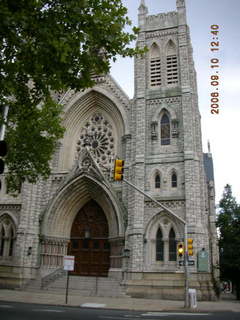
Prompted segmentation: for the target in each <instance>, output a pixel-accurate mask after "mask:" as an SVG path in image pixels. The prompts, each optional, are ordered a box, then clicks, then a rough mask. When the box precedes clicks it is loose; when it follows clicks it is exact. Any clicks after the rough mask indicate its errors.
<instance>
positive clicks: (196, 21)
mask: <svg viewBox="0 0 240 320" xmlns="http://www.w3.org/2000/svg"><path fill="white" fill-rule="evenodd" d="M185 1H186V8H187V22H188V25H189V27H190V36H191V41H192V46H193V57H194V62H195V69H196V71H197V81H198V98H199V110H200V113H201V119H202V121H201V126H202V143H203V152H207V151H208V148H207V143H208V141H210V146H211V153H212V157H213V161H214V174H215V189H216V204H217V203H218V202H219V200H220V199H221V197H222V193H223V190H224V186H225V185H226V184H227V183H228V184H230V185H231V186H232V191H233V195H234V196H235V197H236V199H237V201H238V202H240V177H239V175H240V174H239V171H240V169H239V168H240V143H239V140H240V122H239V119H240V106H239V104H240V101H239V95H240V79H239V74H240V64H239V55H240V36H239V29H240V19H239V15H240V0H185ZM123 4H124V5H125V6H126V7H127V8H128V16H129V17H130V19H131V20H132V22H133V24H134V25H137V23H138V22H137V15H138V10H137V9H138V7H139V4H140V0H123ZM145 4H146V6H147V7H148V11H149V13H148V14H158V13H164V12H169V11H175V10H176V0H145ZM211 25H218V26H219V29H218V30H219V33H218V35H216V37H217V36H218V38H219V39H218V41H219V51H218V52H216V51H211V50H210V48H211V47H212V46H211V45H210V43H211V42H212V41H214V40H213V39H212V38H213V37H215V35H213V34H211ZM211 59H218V60H219V68H218V69H212V68H211V67H210V65H211V63H210V61H211ZM123 65H124V68H123ZM126 70H127V72H126ZM216 70H218V71H219V73H218V76H219V80H218V81H219V86H218V92H219V108H218V109H219V114H211V96H210V95H211V93H212V92H216V90H215V88H216V87H214V86H212V85H211V80H210V77H211V76H212V75H215V74H216V73H215V71H216ZM111 75H112V76H113V77H114V79H115V80H116V81H117V82H118V84H119V85H120V86H121V87H122V88H123V90H124V91H125V93H127V95H128V96H129V97H130V98H132V97H133V94H134V88H133V86H134V69H133V59H130V58H119V59H118V60H117V62H116V63H114V64H112V70H111Z"/></svg>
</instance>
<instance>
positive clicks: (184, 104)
mask: <svg viewBox="0 0 240 320" xmlns="http://www.w3.org/2000/svg"><path fill="white" fill-rule="evenodd" d="M138 23H139V29H140V31H139V35H138V39H137V46H138V47H140V48H144V47H147V48H148V51H147V53H146V54H145V55H144V56H137V57H136V58H135V94H134V103H133V107H132V159H131V163H132V169H131V172H132V181H133V182H134V183H135V185H137V186H138V187H139V188H140V189H142V190H145V192H147V193H148V194H149V195H151V196H152V197H154V198H155V199H156V200H157V201H160V202H162V203H163V204H164V205H165V206H166V207H168V208H169V212H164V211H163V210H162V211H161V210H160V209H159V208H156V207H154V205H153V204H152V203H150V201H148V200H147V199H144V197H143V196H141V195H139V194H137V192H135V191H132V190H131V191H130V194H131V196H130V198H131V201H129V204H130V207H129V221H128V243H129V247H131V251H132V255H131V259H130V260H129V271H130V272H131V274H132V279H134V278H135V277H139V272H140V271H142V272H144V271H146V272H153V273H154V272H155V273H156V277H157V276H158V275H157V274H161V273H164V272H167V271H168V272H170V271H171V272H173V273H175V272H176V271H179V270H180V271H181V270H183V269H182V268H181V267H179V261H178V257H177V254H176V245H175V244H177V243H178V242H180V241H182V239H183V226H182V225H181V224H180V223H179V221H177V220H176V219H174V217H173V215H171V212H174V214H175V215H177V216H179V217H180V218H182V219H184V220H185V221H186V223H187V227H188V237H189V238H191V239H193V244H194V250H195V251H194V254H193V256H192V257H191V259H192V261H193V265H192V266H191V272H193V273H195V274H198V252H201V250H202V249H203V248H204V250H206V251H207V253H208V254H209V260H208V265H207V268H206V271H207V272H208V274H209V279H212V278H211V270H212V264H213V257H214V255H215V254H216V253H215V252H211V245H210V239H211V238H212V237H211V232H212V231H211V230H210V227H209V220H210V218H209V214H208V212H209V208H208V207H209V201H208V196H207V193H208V191H207V183H206V176H205V171H204V162H203V151H202V140H201V124H200V113H199V109H198V96H197V82H196V71H195V67H194V61H193V50H192V45H191V39H190V32H189V27H188V25H187V20H186V5H185V1H184V0H176V11H171V12H167V13H159V14H157V15H148V8H147V6H146V3H145V1H144V0H141V2H140V6H139V8H138ZM170 211H171V212H170ZM136 271H137V272H138V275H137V274H136ZM210 281H211V280H210Z"/></svg>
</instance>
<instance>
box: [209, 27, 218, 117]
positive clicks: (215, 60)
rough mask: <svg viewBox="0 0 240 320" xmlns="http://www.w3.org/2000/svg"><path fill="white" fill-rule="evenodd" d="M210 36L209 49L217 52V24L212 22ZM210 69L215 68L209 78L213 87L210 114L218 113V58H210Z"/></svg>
mask: <svg viewBox="0 0 240 320" xmlns="http://www.w3.org/2000/svg"><path fill="white" fill-rule="evenodd" d="M211 36H212V39H211V40H212V41H211V43H210V50H211V52H214V54H218V53H219V25H217V24H213V25H211ZM210 62H211V64H210V66H211V69H213V70H216V71H215V74H212V75H211V77H210V79H211V87H213V88H214V89H215V91H214V92H211V114H219V82H220V77H219V63H220V61H219V58H216V57H215V56H214V58H212V59H211V60H210Z"/></svg>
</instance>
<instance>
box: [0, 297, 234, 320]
mask: <svg viewBox="0 0 240 320" xmlns="http://www.w3.org/2000/svg"><path fill="white" fill-rule="evenodd" d="M158 319H161V320H177V319H179V320H186V319H189V320H192V319H195V320H198V319H201V320H240V313H236V312H199V313H198V312H194V313H190V312H142V311H141V312H135V311H134V312H133V311H124V310H107V309H96V308H80V307H61V306H49V305H40V304H28V303H15V302H14V303H12V302H3V301H2V302H1V301H0V320H158Z"/></svg>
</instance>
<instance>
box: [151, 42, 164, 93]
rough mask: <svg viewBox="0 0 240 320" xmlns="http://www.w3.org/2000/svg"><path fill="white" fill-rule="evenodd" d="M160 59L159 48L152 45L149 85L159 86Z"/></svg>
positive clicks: (160, 80)
mask: <svg viewBox="0 0 240 320" xmlns="http://www.w3.org/2000/svg"><path fill="white" fill-rule="evenodd" d="M161 84H162V79H161V59H160V50H159V47H158V46H157V45H156V43H154V44H153V45H152V47H151V49H150V85H151V86H152V87H156V86H161Z"/></svg>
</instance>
